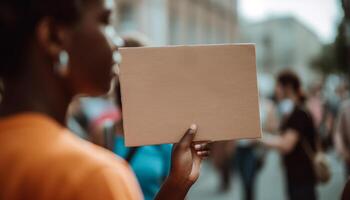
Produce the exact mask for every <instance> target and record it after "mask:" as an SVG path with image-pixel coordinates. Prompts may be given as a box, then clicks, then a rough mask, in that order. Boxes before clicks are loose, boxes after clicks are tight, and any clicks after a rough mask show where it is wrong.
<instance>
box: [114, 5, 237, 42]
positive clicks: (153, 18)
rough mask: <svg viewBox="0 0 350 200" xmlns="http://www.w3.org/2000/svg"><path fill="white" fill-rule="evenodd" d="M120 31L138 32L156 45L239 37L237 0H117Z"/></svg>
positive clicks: (227, 39) (118, 28)
mask: <svg viewBox="0 0 350 200" xmlns="http://www.w3.org/2000/svg"><path fill="white" fill-rule="evenodd" d="M116 7H117V17H116V21H115V26H116V28H117V31H119V33H121V34H122V35H123V34H128V33H133V32H140V33H143V34H145V35H146V36H147V37H149V38H150V39H151V41H152V42H153V43H154V44H155V45H166V44H172V45H176V44H200V43H228V42H235V41H237V40H238V35H239V34H238V13H237V0H116Z"/></svg>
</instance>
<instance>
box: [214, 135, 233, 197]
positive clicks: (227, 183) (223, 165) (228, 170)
mask: <svg viewBox="0 0 350 200" xmlns="http://www.w3.org/2000/svg"><path fill="white" fill-rule="evenodd" d="M235 143H236V142H235V141H220V142H214V143H213V144H212V148H211V156H210V159H211V161H212V163H213V165H214V167H215V169H216V170H217V171H218V172H219V176H220V185H219V191H220V192H227V191H229V189H230V187H231V183H232V173H233V170H232V168H233V163H232V162H233V158H234V156H233V155H234V151H235V145H236V144H235Z"/></svg>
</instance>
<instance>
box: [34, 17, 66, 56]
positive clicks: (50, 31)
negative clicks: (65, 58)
mask: <svg viewBox="0 0 350 200" xmlns="http://www.w3.org/2000/svg"><path fill="white" fill-rule="evenodd" d="M35 34H36V36H35V38H36V39H37V42H38V45H39V46H40V48H41V49H42V50H43V51H44V52H45V53H47V55H48V56H50V57H51V58H52V59H53V60H54V61H57V59H58V56H59V53H60V52H61V51H62V50H63V49H64V44H65V40H66V39H67V34H68V33H67V29H66V28H65V27H64V26H62V25H58V24H57V23H55V21H54V20H53V19H52V18H49V17H45V18H43V19H42V20H40V21H39V23H38V25H37V27H36V31H35Z"/></svg>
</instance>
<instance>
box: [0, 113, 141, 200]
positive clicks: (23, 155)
mask: <svg viewBox="0 0 350 200" xmlns="http://www.w3.org/2000/svg"><path fill="white" fill-rule="evenodd" d="M0 199H1V200H24V199H26V200H27V199H35V200H58V199H62V200H73V199H74V200H79V199H84V200H90V199H91V200H92V199H101V200H115V199H118V200H136V199H137V200H139V199H142V196H141V190H140V189H139V186H138V184H137V182H136V179H135V177H134V175H133V174H132V172H131V170H130V169H129V167H128V165H127V164H126V162H124V161H123V160H122V159H120V158H118V157H117V156H115V155H114V154H112V153H109V152H108V151H107V150H104V149H102V148H100V147H98V146H95V145H93V144H91V143H89V142H86V141H84V140H81V139H80V138H78V137H76V136H74V135H73V134H72V133H70V132H69V131H68V130H66V129H65V128H63V127H61V126H60V125H59V124H58V123H56V122H55V121H54V120H52V119H50V118H48V117H46V116H44V115H40V114H33V113H32V114H20V115H16V116H12V117H7V118H4V119H1V120H0Z"/></svg>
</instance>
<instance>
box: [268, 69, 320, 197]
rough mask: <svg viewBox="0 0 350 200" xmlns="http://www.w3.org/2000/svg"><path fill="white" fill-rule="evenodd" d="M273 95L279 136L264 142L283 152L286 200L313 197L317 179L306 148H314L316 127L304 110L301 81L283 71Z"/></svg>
mask: <svg viewBox="0 0 350 200" xmlns="http://www.w3.org/2000/svg"><path fill="white" fill-rule="evenodd" d="M276 97H277V99H278V102H279V110H280V113H281V117H282V119H281V120H282V121H281V126H280V132H281V135H279V136H272V137H270V138H267V139H265V140H263V143H264V144H265V145H266V146H268V147H270V148H273V149H277V150H278V151H280V152H281V153H282V155H283V163H284V166H285V169H286V178H287V187H288V188H287V191H288V196H289V199H290V200H304V199H305V200H314V199H316V191H315V185H316V180H315V175H314V170H313V167H312V161H311V159H310V157H309V155H308V154H307V153H306V151H305V148H307V147H310V148H311V149H312V150H313V151H315V150H316V147H315V139H316V130H315V127H314V123H313V120H312V118H311V117H310V114H309V113H308V112H307V111H306V110H305V109H304V100H305V99H304V96H303V95H302V92H301V84H300V81H299V78H298V77H297V76H296V75H295V74H294V73H293V72H289V71H285V72H282V73H281V74H280V75H279V76H278V78H277V86H276Z"/></svg>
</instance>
